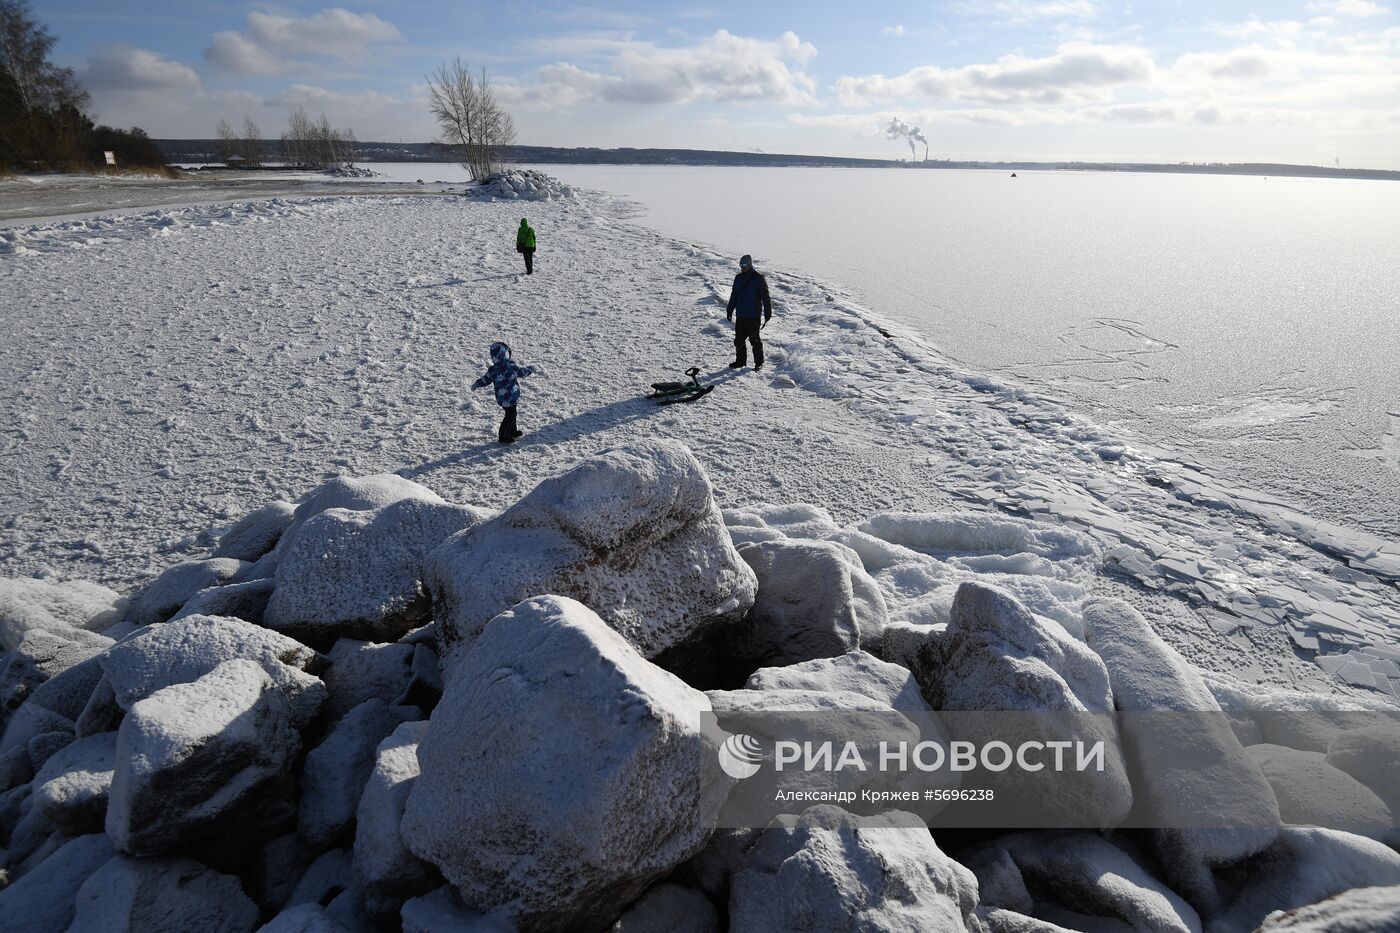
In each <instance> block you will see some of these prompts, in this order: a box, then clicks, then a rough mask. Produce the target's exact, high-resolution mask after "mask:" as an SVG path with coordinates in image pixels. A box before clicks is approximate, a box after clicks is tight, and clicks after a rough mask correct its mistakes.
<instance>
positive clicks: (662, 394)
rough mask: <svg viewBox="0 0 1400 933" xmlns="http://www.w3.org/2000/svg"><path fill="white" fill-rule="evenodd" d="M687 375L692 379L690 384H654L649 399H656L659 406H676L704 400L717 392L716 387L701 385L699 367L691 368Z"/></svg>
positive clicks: (686, 372)
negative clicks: (680, 403)
mask: <svg viewBox="0 0 1400 933" xmlns="http://www.w3.org/2000/svg"><path fill="white" fill-rule="evenodd" d="M685 374H686V375H687V376H689V377H690V381H689V382H653V383H652V384H651V388H652V393H651V394H650V395H648V396H647V398H650V399H655V400H656V403H657V404H658V405H674V404H676V403H677V402H693V401H695V400H696V399H701V398H704V397H705V396H707V395H709V394H710V393H711V392H713V391H714V390H715V387H714V386H707V385H701V384H700V379H699V378H698V377H699V375H700V367H699V366H692V367H690V368H689V369H687V370H686V371H685Z"/></svg>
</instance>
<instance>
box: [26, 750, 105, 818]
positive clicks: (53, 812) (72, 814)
mask: <svg viewBox="0 0 1400 933" xmlns="http://www.w3.org/2000/svg"><path fill="white" fill-rule="evenodd" d="M116 755H117V734H116V733H115V732H106V733H102V734H101V735H92V736H88V737H87V738H83V739H78V740H77V741H75V742H73V743H72V744H70V745H68V746H66V747H65V748H63V749H62V750H61V751H59V752H56V753H55V754H54V755H53V756H52V757H51V758H49V760H48V761H46V762H44V766H43V767H42V768H40V769H39V773H38V774H37V775H35V777H34V806H36V807H37V808H38V809H39V812H40V813H42V814H43V815H44V817H45V818H46V819H48V820H49V821H50V822H51V823H53V824H54V825H55V826H57V827H58V828H59V830H60V831H61V832H62V833H63V834H64V835H65V836H81V835H84V834H86V833H100V832H102V823H103V819H104V818H105V817H106V815H107V792H108V790H109V788H110V787H111V786H112V772H113V770H114V769H115V767H116Z"/></svg>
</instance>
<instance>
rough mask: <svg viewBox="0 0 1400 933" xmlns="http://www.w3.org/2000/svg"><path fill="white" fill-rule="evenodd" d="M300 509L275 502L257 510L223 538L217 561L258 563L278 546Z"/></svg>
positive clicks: (217, 548)
mask: <svg viewBox="0 0 1400 933" xmlns="http://www.w3.org/2000/svg"><path fill="white" fill-rule="evenodd" d="M296 508H297V507H296V506H295V505H293V504H292V503H290V502H280V501H279V502H271V503H268V504H267V505H265V506H263V507H262V508H260V509H254V510H253V511H251V512H249V513H248V514H247V515H245V516H243V517H242V518H240V519H239V520H238V521H237V522H235V523H234V524H233V526H232V527H230V528H229V530H228V531H225V532H224V533H223V534H222V535H220V536H219V544H218V546H217V547H215V548H214V554H213V556H215V557H228V558H232V559H233V560H246V561H255V560H257V559H258V558H259V557H262V556H263V555H264V554H266V553H267V552H268V551H270V550H272V549H273V548H274V547H276V546H277V541H278V539H279V538H281V537H282V533H283V532H284V531H286V530H287V528H288V527H289V526H290V525H291V524H292V516H293V515H295V514H296Z"/></svg>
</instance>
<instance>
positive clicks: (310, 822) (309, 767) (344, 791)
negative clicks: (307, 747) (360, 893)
mask: <svg viewBox="0 0 1400 933" xmlns="http://www.w3.org/2000/svg"><path fill="white" fill-rule="evenodd" d="M421 715H422V714H421V713H419V712H418V710H417V709H416V708H415V707H412V706H390V705H388V704H387V703H385V702H384V701H383V700H366V701H365V702H364V703H361V704H360V705H359V706H357V707H355V708H354V709H352V710H351V711H350V712H348V713H346V714H345V716H344V718H342V719H341V720H340V722H338V723H336V725H335V728H334V729H332V730H331V733H330V735H328V736H326V738H325V739H324V740H323V741H322V742H321V744H320V745H317V746H316V747H315V748H313V749H312V750H311V751H310V752H308V753H307V755H306V761H305V763H304V764H303V765H302V770H301V813H300V815H299V816H298V819H297V829H298V830H299V831H300V832H301V835H302V838H303V839H305V840H306V841H307V842H309V843H311V844H312V845H313V846H317V847H325V846H329V845H332V844H333V843H335V842H336V841H338V840H339V839H340V838H341V837H342V836H344V835H345V834H346V833H348V832H349V831H350V829H351V827H353V826H354V824H355V809H356V807H358V806H359V803H360V794H361V792H362V791H363V790H364V786H365V781H366V780H367V779H368V778H369V774H370V771H371V770H373V768H374V760H375V750H376V749H377V748H378V746H379V743H380V742H382V741H383V740H384V739H385V738H386V737H388V736H389V734H390V733H392V732H393V731H394V730H395V729H396V728H398V726H399V724H400V723H404V722H410V721H412V720H415V719H418V718H419V716H421Z"/></svg>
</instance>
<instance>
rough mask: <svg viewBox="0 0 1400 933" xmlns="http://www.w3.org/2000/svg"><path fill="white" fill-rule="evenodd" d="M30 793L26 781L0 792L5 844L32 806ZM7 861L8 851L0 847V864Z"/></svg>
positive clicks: (0, 835) (1, 833)
mask: <svg viewBox="0 0 1400 933" xmlns="http://www.w3.org/2000/svg"><path fill="white" fill-rule="evenodd" d="M24 760H25V763H26V764H28V762H29V756H28V755H25V756H24ZM32 794H33V789H32V788H31V787H30V786H29V784H28V783H27V782H26V783H24V784H19V785H17V786H15V787H12V788H10V789H9V790H7V791H5V792H4V793H3V794H0V839H3V840H5V842H6V844H8V843H9V840H10V839H11V838H12V837H13V836H14V832H15V829H16V828H17V827H18V826H19V821H20V819H21V818H23V817H24V815H25V814H26V813H28V812H29V811H30V810H31V809H32V808H33V807H32V804H31V803H30V801H29V798H30V797H31V796H32ZM8 861H9V853H8V852H6V851H5V850H4V849H0V866H3V865H4V864H5V863H6V862H8Z"/></svg>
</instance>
